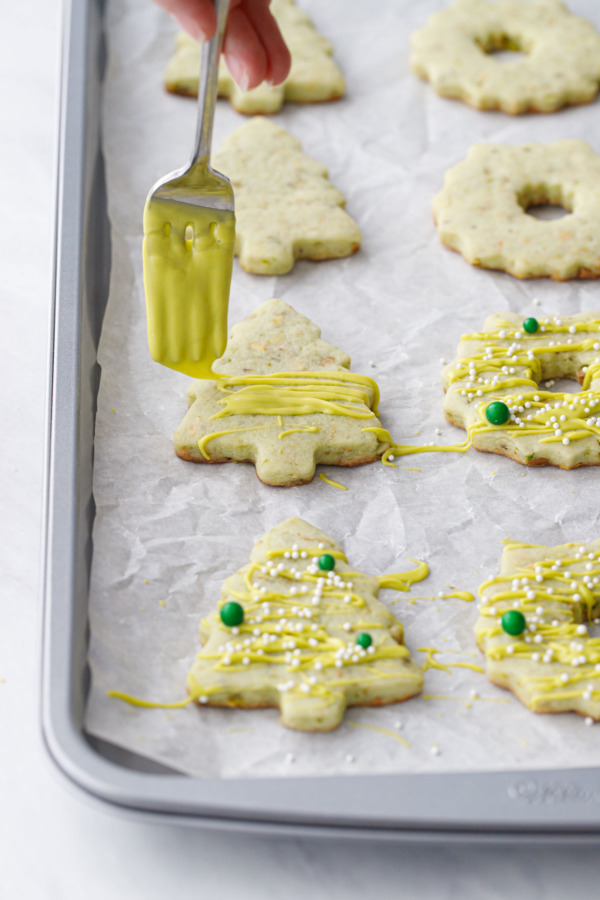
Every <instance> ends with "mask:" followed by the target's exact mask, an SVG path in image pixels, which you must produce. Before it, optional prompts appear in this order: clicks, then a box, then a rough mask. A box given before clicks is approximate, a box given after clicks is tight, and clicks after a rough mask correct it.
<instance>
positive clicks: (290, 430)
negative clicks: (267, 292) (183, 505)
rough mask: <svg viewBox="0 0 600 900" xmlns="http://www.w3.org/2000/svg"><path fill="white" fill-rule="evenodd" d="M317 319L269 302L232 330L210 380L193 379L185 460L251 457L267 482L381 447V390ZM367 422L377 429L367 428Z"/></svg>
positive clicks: (306, 476) (182, 434)
mask: <svg viewBox="0 0 600 900" xmlns="http://www.w3.org/2000/svg"><path fill="white" fill-rule="evenodd" d="M349 365H350V357H349V356H348V355H347V354H346V353H343V352H342V351H341V350H338V349H337V347H334V346H333V345H332V344H328V343H326V342H325V341H323V340H321V331H320V329H319V328H317V326H316V325H313V323H312V322H311V321H310V320H309V319H307V318H306V317H305V316H302V315H300V314H299V313H297V312H296V311H295V310H294V309H292V307H291V306H289V305H288V304H287V303H284V302H283V301H281V300H275V299H274V300H268V301H267V302H266V303H263V304H262V305H261V306H259V307H258V308H257V309H256V310H255V311H254V312H253V313H252V314H251V315H249V316H248V317H247V318H246V319H244V320H243V321H242V322H240V323H238V324H237V325H235V326H234V328H233V329H232V332H231V335H230V338H229V342H228V344H227V348H226V350H225V353H224V354H223V356H222V357H221V359H218V360H217V361H216V362H215V363H214V365H213V370H214V372H215V373H217V375H218V378H217V380H215V381H200V380H199V381H194V382H192V384H191V386H190V388H189V390H188V404H189V410H188V413H187V415H186V417H185V418H184V420H183V422H182V423H181V425H180V426H179V428H178V429H177V431H176V433H175V439H174V440H175V452H176V453H177V455H178V456H180V457H181V458H182V459H186V460H190V461H192V462H231V461H232V460H236V461H240V462H241V461H244V462H253V463H254V464H255V466H256V474H257V475H258V477H259V478H260V480H261V481H263V482H265V484H273V485H280V486H290V485H294V484H304V483H306V482H309V481H311V480H312V479H313V477H314V474H315V468H316V465H317V464H318V463H322V464H329V465H337V466H357V465H361V464H363V463H370V462H374V461H375V460H377V459H379V458H380V457H381V455H382V453H383V452H384V450H386V449H387V447H388V444H387V443H385V442H381V441H380V440H379V438H378V437H377V436H376V432H378V431H381V423H380V421H379V419H378V418H377V403H378V399H379V391H378V388H377V385H376V383H375V382H374V381H373V380H372V379H371V378H368V377H367V376H365V375H356V374H354V373H352V372H350V371H349V369H348V367H349ZM371 429H375V431H372V430H371Z"/></svg>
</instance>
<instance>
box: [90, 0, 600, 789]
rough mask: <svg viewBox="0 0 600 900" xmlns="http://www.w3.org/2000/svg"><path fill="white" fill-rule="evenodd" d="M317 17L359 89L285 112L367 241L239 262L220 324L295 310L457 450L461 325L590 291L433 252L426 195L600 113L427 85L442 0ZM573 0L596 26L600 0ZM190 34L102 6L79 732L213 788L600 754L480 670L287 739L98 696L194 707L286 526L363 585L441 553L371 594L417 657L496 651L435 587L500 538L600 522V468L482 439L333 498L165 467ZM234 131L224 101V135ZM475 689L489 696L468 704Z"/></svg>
mask: <svg viewBox="0 0 600 900" xmlns="http://www.w3.org/2000/svg"><path fill="white" fill-rule="evenodd" d="M301 3H302V5H303V6H304V7H305V8H306V9H307V10H308V11H309V12H310V13H311V15H312V16H313V17H314V20H315V21H316V23H317V25H318V26H319V27H320V28H321V30H322V31H323V33H325V34H326V35H327V36H328V37H329V38H330V39H331V40H332V41H333V42H334V44H335V48H336V49H335V55H336V58H337V59H338V61H339V63H340V65H341V66H342V68H343V71H344V73H345V75H346V78H347V85H348V91H347V97H346V98H345V99H344V100H341V101H339V102H336V103H325V104H322V105H314V106H291V105H290V106H286V107H285V108H284V110H283V111H282V112H281V114H279V115H278V116H276V117H275V121H277V122H278V123H279V124H280V125H283V126H284V127H285V128H287V129H289V131H291V132H292V133H293V134H295V135H297V136H298V137H299V138H300V139H301V140H302V142H303V145H304V149H305V150H306V152H307V153H309V154H311V155H313V156H315V157H316V158H317V159H319V160H321V161H322V162H323V163H325V164H326V165H327V166H328V168H329V171H330V175H331V179H332V181H333V183H334V184H335V185H336V186H337V187H339V188H340V189H341V190H342V191H343V192H344V193H345V195H346V196H347V198H348V204H347V206H348V210H349V212H350V213H351V214H352V215H353V216H354V217H355V219H356V220H357V222H358V223H359V225H360V227H361V229H362V232H363V236H364V242H363V247H362V250H361V251H360V252H359V253H358V254H356V255H355V256H354V257H351V258H350V259H345V260H339V261H331V262H322V263H310V262H301V263H297V264H296V267H295V269H294V271H293V273H292V274H290V275H287V276H285V277H278V278H268V277H261V276H252V275H248V274H246V273H244V272H242V271H241V269H240V268H239V266H238V264H237V262H236V263H235V268H234V276H233V286H232V302H231V311H230V325H231V324H233V323H234V322H237V321H238V320H239V319H240V318H242V317H243V316H244V315H246V314H247V313H249V312H250V311H251V310H252V309H254V307H255V306H257V305H258V304H259V303H261V302H262V301H264V300H266V299H268V298H269V297H273V296H275V297H281V298H282V299H284V300H286V301H287V302H288V303H291V304H292V305H293V306H294V307H295V308H296V309H298V310H299V311H300V312H302V313H305V314H306V315H308V316H309V317H310V318H311V319H312V320H313V321H314V322H316V323H317V324H318V325H320V326H321V328H322V331H323V337H324V338H325V339H326V340H328V341H332V342H333V343H335V344H337V345H338V346H339V347H342V348H343V349H344V350H346V351H347V352H349V353H350V355H351V357H352V364H353V369H354V371H356V372H362V373H365V374H368V375H371V376H373V377H375V378H376V379H377V381H378V383H379V386H380V388H381V394H382V403H381V414H382V420H383V423H384V425H385V426H386V427H387V428H389V429H390V430H391V432H392V433H393V435H394V437H395V439H396V440H397V441H399V442H405V443H411V442H412V443H415V444H416V443H422V442H429V441H435V442H437V443H440V444H449V443H455V442H457V441H462V440H463V439H464V433H463V432H461V431H459V430H458V429H454V428H452V427H451V426H449V425H447V424H446V423H445V422H444V419H443V416H442V408H441V402H442V389H441V385H440V369H441V360H443V359H447V360H450V359H452V358H453V356H454V352H455V349H456V346H457V344H458V341H459V338H460V335H461V333H463V332H467V331H473V330H476V329H478V328H479V327H480V326H481V324H482V323H483V320H484V318H485V317H486V316H487V315H488V314H489V313H492V312H502V311H505V310H512V311H516V312H519V313H522V314H523V315H524V316H525V315H532V314H533V315H540V314H543V313H557V312H560V313H563V314H572V313H575V312H579V311H582V310H594V309H598V308H599V306H600V298H599V286H598V283H597V282H585V281H584V282H579V283H567V284H555V283H553V282H549V281H530V282H521V281H518V280H516V279H514V278H512V277H511V276H509V275H504V274H500V273H491V272H486V271H478V270H476V269H473V268H471V266H469V265H468V264H467V263H466V262H464V261H463V259H462V258H461V257H460V256H458V255H457V254H455V253H452V252H451V251H449V250H446V249H445V248H443V247H442V246H441V244H440V243H439V241H438V238H437V234H436V232H435V228H434V225H433V221H432V216H431V199H432V196H433V194H434V193H435V192H436V191H437V190H438V189H439V187H440V185H441V182H442V176H443V173H444V171H445V169H446V168H448V167H449V166H451V165H453V164H454V163H455V162H457V161H459V160H462V159H463V158H464V156H465V154H466V152H467V149H468V148H469V146H470V145H471V144H472V143H475V142H478V141H498V142H506V143H522V142H525V141H531V140H538V141H542V142H543V141H552V140H556V139H558V138H566V137H570V138H572V137H575V138H585V139H587V140H590V141H591V142H592V143H593V144H594V145H595V146H596V149H597V150H600V118H599V116H598V103H597V102H596V103H594V104H591V105H590V106H585V107H581V108H578V109H569V110H563V111H562V112H559V113H555V114H554V115H549V116H541V115H538V116H522V117H519V118H516V119H513V118H510V117H508V116H505V115H502V114H498V113H483V112H478V111H476V110H472V109H470V108H469V107H467V106H465V105H463V104H462V103H457V102H452V101H449V100H443V99H441V98H439V97H437V96H436V95H435V94H434V92H433V90H432V89H431V87H430V86H429V85H427V84H424V83H422V82H421V81H419V80H418V79H417V78H416V77H415V76H413V75H412V74H411V73H410V71H409V68H408V61H407V60H408V45H409V36H410V34H411V32H412V31H413V30H414V29H415V28H417V27H420V26H421V25H422V24H423V23H424V22H425V20H426V18H427V15H428V14H429V13H431V12H433V11H434V10H436V9H437V8H440V7H442V6H444V5H445V4H444V3H443V2H442V0H421V2H419V3H418V4H417V3H412V2H409V0H380V2H379V3H377V4H376V7H374V5H373V3H372V2H371V0H351V2H348V0H329V2H328V3H319V2H317V0H301ZM570 5H571V6H572V8H573V9H574V10H575V11H577V12H579V13H581V14H585V15H587V16H588V17H589V18H591V19H592V20H593V21H595V23H596V25H597V26H600V9H599V8H598V4H597V3H596V2H593V0H589V2H584V0H572V2H571V4H570ZM174 32H175V26H174V25H173V24H172V22H171V21H170V19H169V18H168V17H167V15H166V14H164V13H162V12H161V11H160V10H158V9H157V8H155V7H154V5H153V4H152V3H150V2H149V0H119V2H112V3H111V4H110V5H109V10H108V45H109V53H110V58H109V66H108V71H107V76H106V87H105V93H104V99H105V108H104V147H105V152H106V162H107V172H108V187H109V207H110V219H111V223H112V240H113V265H112V285H111V296H110V302H109V306H108V311H107V314H106V320H105V325H104V331H103V335H102V341H101V347H100V363H101V365H102V382H101V386H100V394H99V400H98V416H97V425H96V445H95V446H96V457H95V459H96V467H95V480H94V492H95V499H96V504H97V516H96V524H95V529H94V564H93V573H92V576H93V577H92V587H91V611H90V619H91V645H90V664H91V667H92V673H93V679H92V689H91V694H90V699H89V704H88V711H87V723H86V725H87V729H88V731H89V732H90V733H91V734H93V735H96V736H100V737H102V738H106V739H108V740H109V741H112V742H113V743H115V744H117V745H120V746H123V747H126V748H128V749H130V750H132V751H135V752H137V753H140V754H143V755H145V756H147V757H150V758H152V759H153V760H157V761H160V762H163V763H165V764H167V765H169V766H171V767H174V768H175V769H178V770H181V771H183V772H188V773H190V774H194V775H201V776H212V777H215V776H264V775H284V774H287V773H290V772H293V774H315V773H317V774H327V773H351V772H409V771H415V772H416V771H438V772H439V771H464V770H483V769H503V768H506V769H518V768H524V767H554V766H569V765H577V766H580V765H595V764H597V750H596V745H597V740H598V733H597V728H586V727H585V726H584V722H583V720H582V719H581V718H580V717H578V716H575V715H560V716H545V717H544V716H539V715H534V714H533V713H531V712H529V711H528V710H527V709H525V708H524V707H523V706H522V705H521V704H520V703H519V702H518V701H517V700H516V699H514V698H513V696H512V695H511V694H509V693H507V692H505V691H502V690H500V689H498V688H495V687H494V686H493V685H491V684H490V683H489V682H488V680H487V678H486V677H485V675H482V674H479V673H477V672H475V671H472V670H470V669H466V668H452V669H450V671H449V672H446V671H442V670H439V669H429V670H428V671H427V672H426V673H425V689H424V696H422V697H421V698H418V699H414V700H409V701H408V702H406V703H403V704H398V705H395V706H392V707H388V708H383V709H350V710H349V711H348V713H347V715H346V721H345V723H344V724H343V725H342V726H341V727H340V728H339V729H338V730H337V731H335V732H333V733H331V734H302V733H295V732H292V731H288V730H286V729H285V728H283V727H282V726H281V725H280V724H279V722H278V713H277V711H276V710H259V711H243V710H216V709H206V708H202V709H198V708H197V707H196V706H189V707H187V708H184V709H179V710H164V709H137V708H132V707H130V706H128V705H126V704H124V703H122V702H120V701H118V700H114V699H108V698H107V696H106V692H107V690H109V689H116V690H120V691H125V692H128V693H131V694H134V695H136V696H139V697H144V698H146V699H150V700H156V701H165V702H171V701H176V700H178V699H182V698H183V697H184V696H185V689H184V684H185V676H186V673H187V670H188V666H189V664H190V661H191V660H192V658H193V656H194V654H195V653H196V652H197V650H198V649H199V638H198V624H199V621H200V618H201V617H202V616H203V615H205V614H206V613H208V612H209V610H211V609H212V608H213V607H214V605H215V603H216V602H217V600H218V597H219V590H220V586H221V583H222V581H223V580H224V578H225V577H226V576H227V575H228V574H229V573H231V572H233V571H234V570H236V569H237V568H239V567H240V566H242V565H243V564H244V563H245V562H246V561H247V559H248V554H249V552H250V549H251V545H252V541H253V537H254V536H257V537H258V536H260V535H262V534H263V533H264V532H265V531H267V530H269V529H270V528H272V527H273V526H274V525H276V524H277V523H278V522H280V521H281V520H283V519H285V518H287V517H288V516H291V515H300V516H302V517H304V518H305V519H307V520H308V521H310V522H312V523H314V524H315V525H317V526H318V527H319V528H321V529H323V530H324V531H326V532H327V533H328V534H330V535H332V536H333V537H334V538H336V539H337V540H338V541H339V542H340V543H341V544H342V545H343V546H344V548H345V550H346V553H347V556H348V559H349V560H350V561H351V563H352V565H355V566H357V567H358V568H359V569H361V570H362V571H366V572H369V573H372V574H383V573H386V572H394V571H398V570H402V569H403V568H410V567H411V565H412V564H411V563H410V562H408V557H416V558H418V559H424V560H427V562H428V563H429V565H430V568H431V575H430V578H429V579H428V580H427V581H425V582H424V583H422V584H420V585H416V586H415V587H414V588H413V591H412V596H413V597H414V598H416V602H411V601H409V599H408V596H409V595H407V594H395V593H394V592H392V591H384V592H382V595H381V596H382V599H383V600H384V601H387V602H389V603H394V602H395V601H396V599H398V598H400V599H399V602H398V603H395V605H394V607H393V609H394V611H395V612H396V614H397V615H398V616H399V618H400V619H401V620H402V622H403V623H404V625H405V629H406V641H407V644H408V647H409V648H410V650H411V652H412V654H413V656H414V657H415V658H416V659H417V661H420V662H423V661H424V659H425V654H424V653H421V652H419V651H418V648H420V647H423V646H430V647H431V646H433V647H436V648H438V649H440V650H444V651H445V654H444V655H442V656H440V657H438V658H439V659H441V660H442V661H443V662H450V663H452V662H476V663H477V662H481V659H480V655H479V653H478V651H477V649H476V647H475V644H474V641H473V636H472V627H473V623H474V621H475V618H476V607H475V604H474V603H470V604H469V603H466V602H464V601H462V600H442V599H438V598H437V594H438V592H443V591H446V590H448V586H452V587H454V588H457V589H461V590H467V591H472V592H475V591H476V589H477V587H478V585H479V584H480V582H481V581H482V580H483V579H484V578H486V577H487V576H488V574H489V573H496V572H497V570H498V564H499V559H500V553H501V549H502V547H501V540H502V539H503V538H505V537H508V536H510V537H512V538H515V539H518V540H523V541H529V542H539V543H544V544H554V543H559V542H562V541H567V540H577V541H578V540H585V539H586V538H591V537H597V536H598V534H599V533H600V525H599V523H598V515H599V507H598V502H597V499H596V498H597V497H598V471H597V470H596V469H579V470H576V471H573V472H563V471H557V470H555V469H551V468H543V469H527V468H524V467H522V466H519V465H517V464H516V463H513V462H512V461H510V460H507V459H503V458H501V457H498V456H493V455H487V454H483V453H478V452H476V451H474V450H472V451H470V452H469V453H467V454H465V455H461V454H448V453H440V454H426V455H422V456H410V457H405V458H404V459H402V460H400V461H399V465H398V468H397V469H392V468H387V467H384V466H382V465H381V464H378V463H376V464H373V465H369V466H366V467H362V468H357V469H336V468H332V467H326V468H325V471H327V472H328V473H329V474H330V475H332V477H334V478H336V479H337V480H339V481H341V482H342V483H343V484H345V485H346V486H347V488H348V490H347V491H341V490H338V489H336V488H334V487H331V486H329V485H327V484H325V483H324V482H323V481H321V480H320V479H319V478H315V480H314V482H313V483H312V484H310V485H306V486H302V487H295V488H272V487H267V486H265V485H263V484H261V483H260V482H259V481H258V479H257V478H256V475H255V472H254V467H253V466H252V465H234V464H229V465H222V466H202V465H193V464H191V463H186V462H183V461H181V460H179V459H178V458H177V457H176V456H175V455H174V452H173V448H172V434H173V431H174V429H175V427H176V426H177V424H178V422H179V421H180V419H181V418H182V416H183V414H184V412H185V409H186V403H185V391H186V387H187V384H188V379H187V378H186V377H185V376H184V375H181V374H179V373H176V372H172V371H170V370H168V369H166V368H163V367H161V366H159V365H156V364H155V363H153V362H152V361H151V360H150V357H149V354H148V350H147V346H146V334H145V314H144V303H143V290H142V257H141V244H142V209H143V204H144V199H145V196H146V193H147V191H148V189H149V187H150V186H151V185H152V184H153V183H154V181H155V180H156V179H157V178H158V177H160V176H162V175H164V174H165V173H166V172H169V171H171V170H173V169H175V168H177V167H178V166H180V165H182V164H183V163H184V162H185V161H186V160H187V158H188V155H189V152H190V148H191V145H192V139H193V134H194V129H195V115H196V108H195V103H194V102H193V101H191V100H188V99H185V98H179V97H173V96H169V95H167V94H166V93H165V91H164V90H163V87H162V76H163V70H164V67H165V64H166V62H167V59H168V57H169V54H170V52H171V48H172V44H173V36H174ZM244 121H245V118H244V117H242V116H240V115H238V114H237V113H236V112H234V111H233V110H232V108H231V107H230V106H229V104H228V103H227V102H226V101H220V102H219V104H218V108H217V113H216V122H215V145H218V144H219V143H220V141H221V139H222V138H223V137H224V136H225V135H226V134H229V133H230V132H231V131H233V130H234V129H235V128H237V127H238V126H239V125H240V124H242V122H244ZM534 298H537V299H539V301H540V302H541V305H540V306H534V305H533V304H532V301H533V299H534ZM370 362H373V363H375V367H374V368H373V367H371V366H370ZM436 428H440V429H441V432H442V433H441V435H437V434H436ZM321 471H323V469H321ZM431 598H435V599H431ZM473 690H475V691H477V692H478V694H479V699H473V700H470V699H469V698H470V692H471V691H473ZM352 723H359V724H360V725H361V726H368V727H366V728H363V727H361V728H356V727H353V724H352ZM371 727H375V728H378V729H379V728H382V729H388V730H389V731H391V732H393V734H392V735H388V734H383V733H381V732H379V731H374V730H371ZM394 734H395V735H397V736H399V737H402V738H403V739H404V740H406V741H407V742H408V744H409V745H410V746H408V747H407V746H405V745H404V744H402V743H400V742H399V741H398V740H397V739H395V738H394ZM433 744H437V745H438V746H439V751H440V752H439V755H433V754H432V753H431V748H432V745H433ZM288 754H293V755H294V757H295V762H293V763H290V762H289V760H288V761H286V758H287V755H288ZM348 754H351V756H352V757H353V758H354V761H350V760H349V759H347V756H348Z"/></svg>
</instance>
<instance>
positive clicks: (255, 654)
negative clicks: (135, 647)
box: [187, 518, 427, 731]
mask: <svg viewBox="0 0 600 900" xmlns="http://www.w3.org/2000/svg"><path fill="white" fill-rule="evenodd" d="M418 571H419V574H418V576H417V577H418V578H422V577H424V575H425V574H426V573H427V567H426V566H424V565H423V564H422V565H421V566H420V568H419V570H418ZM396 577H397V578H398V579H399V582H398V586H401V584H402V583H401V581H400V579H401V578H402V575H398V576H396ZM390 579H391V576H386V577H385V578H381V579H379V578H376V577H373V576H371V575H364V574H363V573H362V572H357V571H355V570H353V569H352V568H351V567H350V566H349V565H348V562H347V560H346V557H345V556H344V554H343V552H342V549H341V547H340V546H339V544H337V543H336V542H335V541H334V540H333V539H332V538H330V537H328V536H327V535H326V534H324V533H323V532H322V531H319V529H318V528H315V527H314V526H313V525H309V524H308V523H307V522H305V521H303V520H302V519H299V518H293V519H288V520H287V521H285V522H282V523H281V524H280V525H278V526H277V527H276V528H273V530H272V531H270V532H269V533H268V534H266V535H265V537H263V538H262V539H261V540H260V541H259V542H258V543H257V544H256V545H255V546H254V548H253V550H252V553H251V554H250V563H249V564H248V565H246V566H244V567H243V568H242V569H240V570H239V571H238V572H236V574H235V575H232V576H231V577H230V578H228V579H227V581H226V582H225V584H224V585H223V589H222V593H221V602H220V604H219V608H218V609H217V610H216V611H215V612H213V613H211V614H210V615H209V616H208V617H207V618H206V619H204V620H203V621H202V623H201V626H200V635H201V639H202V642H203V645H204V646H203V648H202V650H201V651H200V653H199V654H198V655H197V657H196V659H195V661H194V663H193V665H192V668H191V670H190V673H189V676H188V682H187V688H188V692H189V694H190V696H191V697H192V698H193V699H194V700H195V701H196V702H197V703H200V704H209V705H212V706H233V707H244V708H257V707H265V706H275V707H277V706H278V707H279V708H280V709H281V721H282V722H283V724H284V725H287V726H288V727H289V728H296V729H300V730H303V731H329V730H330V729H332V728H335V727H336V726H337V725H339V724H340V722H341V721H342V718H343V715H344V710H345V709H346V707H347V706H381V705H382V704H384V703H396V702H397V701H399V700H406V699H407V698H409V697H413V696H414V695H415V694H418V693H419V691H420V690H421V686H422V683H423V676H422V675H421V672H420V670H419V669H418V668H417V666H416V665H415V664H414V663H413V662H412V661H411V659H410V654H409V651H408V650H407V649H406V647H405V646H404V645H403V630H402V625H401V624H400V622H399V621H398V620H397V619H396V618H395V617H394V616H393V615H392V613H391V612H390V611H389V609H388V608H387V607H386V606H384V605H383V603H381V602H380V601H379V600H377V596H378V593H379V589H380V587H381V586H383V584H387V583H389V581H390ZM392 580H393V579H392ZM411 580H416V578H415V577H414V574H413V578H412V579H411ZM404 589H406V585H404Z"/></svg>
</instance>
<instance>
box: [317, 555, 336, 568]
mask: <svg viewBox="0 0 600 900" xmlns="http://www.w3.org/2000/svg"><path fill="white" fill-rule="evenodd" d="M317 565H318V566H319V568H320V569H322V570H323V571H324V572H331V570H332V569H333V568H334V567H335V559H334V558H333V556H332V555H331V553H324V554H323V556H320V557H319V560H318V563H317Z"/></svg>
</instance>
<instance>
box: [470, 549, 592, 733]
mask: <svg viewBox="0 0 600 900" xmlns="http://www.w3.org/2000/svg"><path fill="white" fill-rule="evenodd" d="M479 594H480V597H481V605H480V616H479V619H478V621H477V623H476V625H475V637H476V640H477V644H478V645H479V647H480V649H481V650H483V652H484V653H485V659H486V670H487V675H488V677H489V679H490V681H493V682H494V684H498V685H500V686H501V687H505V688H508V689H509V690H511V691H512V692H513V693H514V694H515V695H516V696H517V697H518V698H519V700H521V702H522V703H524V704H525V706H528V707H529V709H531V710H533V712H539V713H550V712H552V713H558V712H569V711H573V712H577V713H580V714H581V715H583V716H588V717H589V720H588V721H589V722H590V723H591V721H592V720H598V719H600V638H594V637H591V636H590V634H589V633H588V624H590V623H594V624H595V625H597V624H600V619H598V618H597V617H598V615H600V540H595V541H591V542H589V543H584V544H561V545H559V546H556V547H542V546H537V545H530V544H519V543H515V542H512V541H506V546H505V549H504V552H503V554H502V562H501V567H500V575H498V576H497V577H496V578H491V579H489V580H488V581H486V582H485V583H484V584H482V586H481V587H480V589H479ZM586 623H588V624H586Z"/></svg>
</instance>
